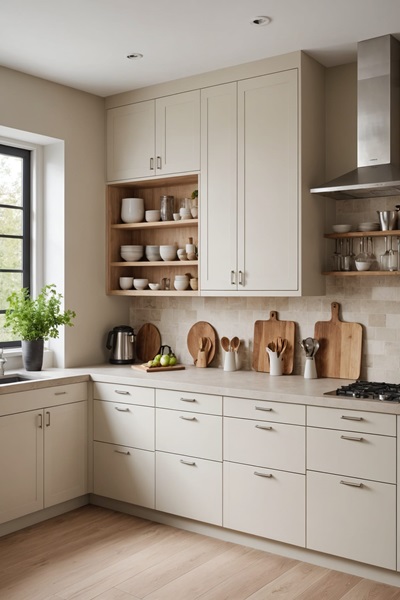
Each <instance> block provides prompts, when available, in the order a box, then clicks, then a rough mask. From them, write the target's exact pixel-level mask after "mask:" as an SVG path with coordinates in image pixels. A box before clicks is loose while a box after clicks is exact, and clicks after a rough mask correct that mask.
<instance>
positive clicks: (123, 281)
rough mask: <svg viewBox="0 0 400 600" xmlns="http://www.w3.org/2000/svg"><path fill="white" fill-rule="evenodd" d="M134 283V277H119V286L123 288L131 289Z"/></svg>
mask: <svg viewBox="0 0 400 600" xmlns="http://www.w3.org/2000/svg"><path fill="white" fill-rule="evenodd" d="M132 285H133V277H120V278H119V287H120V288H121V290H130V289H132Z"/></svg>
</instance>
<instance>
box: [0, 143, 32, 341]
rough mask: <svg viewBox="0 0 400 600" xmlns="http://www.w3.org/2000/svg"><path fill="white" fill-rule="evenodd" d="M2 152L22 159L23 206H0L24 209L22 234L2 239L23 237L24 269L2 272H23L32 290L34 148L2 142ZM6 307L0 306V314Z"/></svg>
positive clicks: (28, 286)
mask: <svg viewBox="0 0 400 600" xmlns="http://www.w3.org/2000/svg"><path fill="white" fill-rule="evenodd" d="M0 154H6V155H8V156H17V157H19V158H21V159H22V161H23V162H22V207H13V206H11V205H9V204H0V207H2V208H7V209H10V208H11V209H12V210H22V235H9V234H1V233H0V239H22V269H3V268H1V267H0V273H22V287H24V288H28V289H29V290H31V235H32V231H31V206H32V150H29V149H26V148H21V147H18V146H12V145H8V144H4V143H0ZM4 313H5V308H2V307H1V306H0V314H4ZM20 346H21V340H13V341H8V342H1V341H0V348H18V347H20Z"/></svg>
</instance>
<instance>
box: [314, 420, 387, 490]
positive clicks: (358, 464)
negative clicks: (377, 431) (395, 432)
mask: <svg viewBox="0 0 400 600" xmlns="http://www.w3.org/2000/svg"><path fill="white" fill-rule="evenodd" d="M307 469H311V470H313V471H324V472H327V473H336V474H338V475H349V476H352V477H361V478H363V479H374V480H375V481H384V482H386V483H396V438H393V437H387V436H382V435H371V434H369V433H354V432H346V431H336V430H334V429H318V428H311V427H310V428H309V429H308V432H307Z"/></svg>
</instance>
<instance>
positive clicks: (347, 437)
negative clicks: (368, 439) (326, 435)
mask: <svg viewBox="0 0 400 600" xmlns="http://www.w3.org/2000/svg"><path fill="white" fill-rule="evenodd" d="M340 439H342V440H349V441H350V442H362V441H363V439H364V438H362V437H356V436H355V435H341V436H340Z"/></svg>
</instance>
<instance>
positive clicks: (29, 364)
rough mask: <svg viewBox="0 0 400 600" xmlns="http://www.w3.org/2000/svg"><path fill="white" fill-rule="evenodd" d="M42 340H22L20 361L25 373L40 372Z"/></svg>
mask: <svg viewBox="0 0 400 600" xmlns="http://www.w3.org/2000/svg"><path fill="white" fill-rule="evenodd" d="M43 348H44V340H32V341H28V340H22V360H23V362H24V367H25V369H26V370H27V371H41V370H42V364H43Z"/></svg>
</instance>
